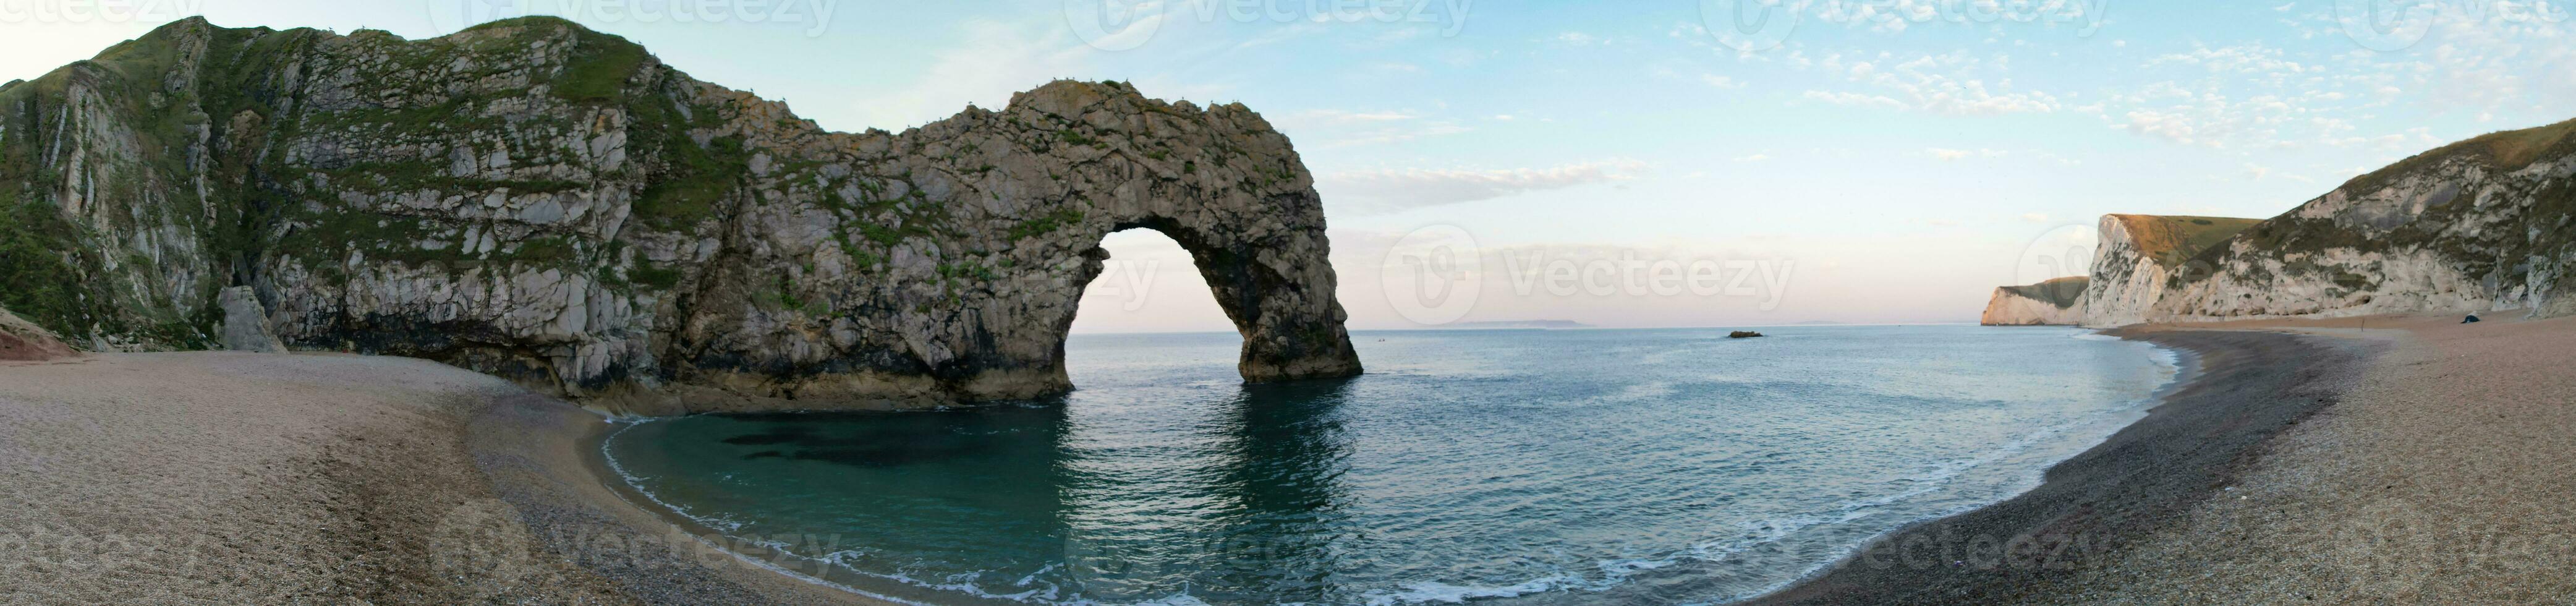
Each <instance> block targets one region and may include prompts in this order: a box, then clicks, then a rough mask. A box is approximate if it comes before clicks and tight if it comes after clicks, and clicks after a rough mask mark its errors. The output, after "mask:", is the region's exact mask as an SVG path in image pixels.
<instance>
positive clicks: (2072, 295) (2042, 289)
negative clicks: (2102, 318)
mask: <svg viewBox="0 0 2576 606" xmlns="http://www.w3.org/2000/svg"><path fill="white" fill-rule="evenodd" d="M2089 281H2090V280H2088V279H2087V278H2085V277H2082V276H2076V277H2071V278H2058V279H2055V280H2049V281H2046V282H2041V283H2038V284H2029V285H2024V286H2004V287H1998V288H1996V289H1995V294H1994V298H1993V299H1991V300H1988V301H1987V302H1986V312H1985V313H1984V314H1983V315H1980V316H1978V319H1977V323H1978V324H1983V325H1986V326H2071V325H2076V324H2082V323H2084V306H2085V301H2084V293H2085V292H2086V290H2087V289H2086V284H2087V283H2088V282H2089Z"/></svg>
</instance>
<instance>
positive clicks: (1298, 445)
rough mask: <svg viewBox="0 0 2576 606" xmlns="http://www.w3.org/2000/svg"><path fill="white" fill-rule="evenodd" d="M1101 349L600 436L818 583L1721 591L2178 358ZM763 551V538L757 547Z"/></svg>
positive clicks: (2001, 482) (2007, 474) (1908, 344)
mask: <svg viewBox="0 0 2576 606" xmlns="http://www.w3.org/2000/svg"><path fill="white" fill-rule="evenodd" d="M1760 330H1762V331H1763V332H1765V333H1767V334H1768V336H1765V337H1761V338H1751V339H1730V338H1727V332H1728V331H1727V330H1724V329H1714V330H1698V329H1656V330H1611V329H1580V330H1426V331H1387V332H1370V331H1361V332H1356V333H1354V334H1353V341H1354V342H1355V345H1356V346H1357V347H1358V349H1359V352H1360V355H1361V359H1362V361H1363V362H1364V363H1366V364H1367V366H1368V373H1367V374H1366V375H1364V376H1360V377H1356V378H1352V379H1345V380H1330V381H1307V382H1293V383H1283V384H1272V385H1246V384H1244V383H1243V381H1242V379H1241V378H1240V377H1239V376H1238V375H1237V374H1236V371H1235V359H1236V354H1237V350H1238V348H1239V347H1240V346H1241V342H1242V341H1241V338H1240V337H1238V336H1236V335H1234V334H1226V333H1208V334H1131V335H1076V336H1075V337H1073V338H1072V340H1071V342H1070V343H1069V344H1068V345H1067V347H1066V356H1067V360H1068V361H1067V365H1068V372H1069V373H1070V375H1071V378H1072V380H1073V382H1074V384H1075V385H1076V390H1075V391H1074V392H1073V393H1072V394H1070V395H1067V396H1064V397H1062V398H1057V399H1051V400H1046V401H1036V402H1021V403H1009V404H1002V405H996V406H986V407H977V408H970V409H956V410H938V411H920V412H896V413H831V414H751V415H697V416H687V417H676V418H664V419H654V420H649V421H641V422H633V423H630V424H627V425H625V426H623V427H620V428H618V429H617V430H615V431H614V432H613V433H612V434H611V435H610V436H609V437H608V438H606V439H605V440H604V441H603V442H602V444H601V452H602V454H603V455H604V456H605V458H606V459H607V461H608V464H609V466H610V467H611V468H612V469H613V470H614V471H615V472H616V473H617V474H619V475H621V476H623V480H624V481H625V482H627V483H628V484H629V485H630V486H631V488H632V489H633V490H634V491H635V492H636V493H637V494H639V495H641V496H643V497H644V499H643V500H642V502H644V503H646V504H647V506H649V507H655V508H660V509H664V510H667V511H668V513H669V514H671V515H673V516H676V517H677V518H679V519H680V520H681V521H684V522H686V523H687V524H689V525H690V526H693V527H697V528H702V529H706V531H707V532H709V533H713V534H717V535H721V537H722V538H725V539H728V540H732V541H738V542H737V543H733V544H738V545H757V546H760V549H758V550H757V551H760V552H762V553H763V554H765V555H761V556H758V557H759V559H760V560H761V561H764V562H771V563H772V565H773V566H774V567H777V568H780V569H782V570H787V571H793V572H795V573H797V574H801V575H804V576H806V577H808V578H809V579H811V580H815V581H817V582H829V583H833V584H838V585H843V586H845V587H850V588H853V589H856V590H860V591H864V592H868V593H872V594H876V595H879V596H882V597H889V598H893V599H897V600H901V601H909V602H917V603H931V604H948V603H1029V604H1387V605H1393V604H1456V603H1468V602H1473V603H1480V604H1481V603H1494V604H1524V603H1527V604H1558V603H1581V604H1601V603H1613V604H1616V603H1637V604H1692V603H1725V602H1728V601H1734V600H1740V599H1744V598H1748V597H1753V596H1757V595H1760V594H1763V593H1766V592H1769V591H1773V590H1776V589H1779V588H1782V587H1785V586H1787V585H1789V584H1792V583H1794V582H1796V581H1798V580H1799V579H1801V578H1804V577H1807V576H1810V575H1813V574H1815V573H1816V572H1818V571H1820V570H1823V569H1824V568H1826V567H1828V566H1830V565H1832V564H1833V563H1835V562H1836V561H1838V560H1840V559H1841V558H1843V557H1845V556H1847V555H1849V554H1851V553H1852V552H1853V551H1854V550H1856V549H1857V548H1858V547H1860V546H1861V545H1863V544H1864V543H1865V542H1866V541H1868V540H1869V539H1870V538H1872V537H1875V536H1877V535H1880V534H1882V533H1886V532H1888V531H1891V530H1894V529H1896V528H1898V527H1901V526H1904V525H1906V524H1909V523H1912V522H1916V521H1921V520H1925V519H1930V518H1935V517H1940V516H1944V515H1949V514H1954V513H1958V512H1962V511H1966V510H1970V509H1974V508H1977V507H1980V506H1984V505H1989V504H1993V503H1996V502H1998V501H2002V500H2004V499H2008V498H2011V497H2012V496H2014V495H2016V494H2019V493H2022V492H2024V491H2027V490H2029V489H2031V488H2033V487H2035V486H2037V485H2039V482H2040V481H2041V478H2042V474H2043V472H2045V471H2046V469H2047V468H2048V467H2049V466H2051V465H2053V464H2055V463H2057V462H2059V461H2062V460H2065V459H2067V458H2068V457H2071V456H2073V455H2075V454H2076V453H2079V452H2082V451H2083V450H2085V449H2087V448H2091V447H2092V446H2094V445H2096V444H2099V443H2101V442H2102V441H2103V440H2104V439H2106V438H2108V437H2109V436H2110V435H2111V434H2112V433H2114V432H2117V431H2118V430H2119V429H2120V428H2122V427H2124V426H2126V425H2128V424H2129V423H2130V422H2133V421H2135V420H2137V419H2139V418H2141V417H2142V416H2144V415H2145V414H2146V410H2147V409H2149V408H2151V407H2152V406H2153V405H2154V403H2155V401H2156V397H2157V395H2158V392H2159V390H2160V389H2161V388H2163V387H2164V386H2166V385H2167V384H2169V383H2171V382H2173V381H2174V380H2175V378H2176V377H2177V375H2178V374H2179V373H2180V371H2181V369H2180V367H2179V364H2180V363H2181V362H2180V359H2179V358H2178V357H2177V356H2176V355H2175V354H2174V353H2173V352H2171V351H2167V350H2163V349H2160V348H2158V347H2155V346H2152V345H2148V344H2145V343H2140V342H2135V341H2124V340H2119V339H2115V338H2110V337H2106V336H2101V335H2097V334H2094V333H2092V332H2091V331H2086V330H2081V329H2073V328H2046V327H2033V328H1991V327H1978V326H1955V325H1951V326H1795V327H1773V328H1762V329H1760ZM746 557H753V556H746Z"/></svg>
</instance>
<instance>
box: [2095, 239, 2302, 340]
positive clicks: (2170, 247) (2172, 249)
mask: <svg viewBox="0 0 2576 606" xmlns="http://www.w3.org/2000/svg"><path fill="white" fill-rule="evenodd" d="M2259 222H2260V220H2258V219H2239V218H2231V217H2187V216H2162V215H2126V214H2111V215H2103V216H2102V220H2101V232H2100V233H2101V238H2100V243H2099V244H2098V245H2096V246H2095V248H2094V249H2093V273H2092V275H2091V280H2090V286H2089V287H2088V289H2087V290H2086V291H2085V292H2084V297H2083V298H2084V304H2083V311H2081V312H2078V315H2077V317H2078V318H2079V319H2078V320H2077V321H2075V322H2070V324H2083V325H2086V326H2126V325H2130V324H2136V323H2139V322H2145V321H2147V318H2148V316H2149V315H2150V314H2152V313H2153V311H2154V309H2155V306H2156V303H2157V302H2158V301H2161V300H2163V299H2164V297H2165V293H2166V288H2167V287H2168V286H2170V285H2171V284H2172V281H2173V278H2174V276H2175V275H2176V274H2177V273H2182V272H2191V271H2195V270H2197V271H2200V272H2201V273H2202V274H2206V273H2207V268H2206V266H2200V267H2195V266H2194V265H2193V260H2194V259H2196V258H2197V257H2198V255H2199V254H2200V253H2201V252H2203V251H2206V250H2208V249H2209V248H2211V247H2214V246H2219V245H2222V244H2223V243H2224V242H2226V241H2227V239H2229V238H2233V237H2235V236H2236V234H2238V233H2241V232H2243V231H2245V229H2246V228H2248V227H2251V226H2253V225H2255V224H2257V223H2259Z"/></svg>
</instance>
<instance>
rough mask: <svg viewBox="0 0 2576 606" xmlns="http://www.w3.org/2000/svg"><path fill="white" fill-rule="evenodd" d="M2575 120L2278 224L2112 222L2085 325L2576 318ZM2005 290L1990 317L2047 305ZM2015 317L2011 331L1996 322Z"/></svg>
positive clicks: (2394, 169) (2394, 172)
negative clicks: (2505, 313)
mask: <svg viewBox="0 0 2576 606" xmlns="http://www.w3.org/2000/svg"><path fill="white" fill-rule="evenodd" d="M2571 271H2576V121H2568V122H2561V123H2558V124H2553V125H2549V126H2543V127H2538V128H2530V129H2524V130H2517V131H2507V132H2499V133H2492V134H2488V135H2485V136H2481V137H2477V138H2474V139H2470V140H2467V141H2462V142H2459V143H2454V144H2451V145H2447V146H2443V147H2441V148H2438V149H2434V150H2432V151H2428V152H2425V153H2422V154H2417V155H2416V156H2414V157H2412V158H2408V159H2406V160H2405V161H2402V162H2399V163H2397V164H2394V165H2391V166H2388V167H2386V168H2382V169H2379V170H2378V171H2374V172H2372V173H2370V174H2367V175H2363V176H2361V177H2357V178H2354V179H2353V180H2351V181H2348V182H2346V183H2344V184H2343V185H2342V186H2339V187H2336V188H2335V190H2334V191H2331V192H2328V193H2326V194H2325V195H2324V196H2320V197H2318V198H2316V199H2313V200H2309V201H2307V202H2306V203H2304V204H2300V205H2299V206H2298V208H2295V209H2292V210H2291V211H2290V212H2287V213H2284V214H2282V215H2280V216H2278V217H2273V218H2271V219H2268V220H2262V221H2255V220H2252V219H2227V218H2218V217H2158V216H2148V215H2107V216H2104V217H2102V222H2101V244H2100V246H2099V247H2098V248H2096V249H2095V252H2094V257H2093V269H2092V274H2091V276H2090V277H2091V284H2090V286H2089V287H2086V288H2085V289H2084V296H2083V302H2082V303H2081V304H2080V305H2079V306H2078V307H2079V308H2080V309H2081V310H2082V311H2081V312H2080V316H2081V317H2082V318H2083V319H2082V323H2083V324H2085V325H2090V326H2119V325H2125V324H2135V323H2140V322H2188V321H2207V320H2228V319H2249V318H2278V317H2333V316H2353V315H2365V314H2380V313H2426V312H2432V313H2466V312H2491V311H2502V310H2513V309H2521V310H2527V313H2528V314H2529V315H2531V316H2535V317H2543V316H2561V315H2567V314H2570V313H2576V280H2571V279H2569V273H2570V272H2571ZM2007 290H2009V289H1999V290H1998V291H1997V292H1996V296H1995V299H1994V301H1993V302H1991V303H1989V304H1988V305H1987V315H1988V317H1989V318H1990V319H1992V318H1996V317H1998V313H1999V311H1998V310H2001V312H2000V317H2002V318H2005V319H2027V318H2029V317H2035V316H2038V315H2043V314H2044V312H2045V311H2046V310H2044V309H2034V308H2031V307H2030V306H2029V304H2026V303H2023V302H2021V301H2018V300H2012V298H2011V297H2008V296H2007V292H2006V291H2007ZM1989 323H2009V322H1989Z"/></svg>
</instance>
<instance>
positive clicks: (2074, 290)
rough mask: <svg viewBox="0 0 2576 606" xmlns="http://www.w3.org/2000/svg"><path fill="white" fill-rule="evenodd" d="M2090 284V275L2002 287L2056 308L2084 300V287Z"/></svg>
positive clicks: (2067, 306)
mask: <svg viewBox="0 0 2576 606" xmlns="http://www.w3.org/2000/svg"><path fill="white" fill-rule="evenodd" d="M2092 284H2093V279H2092V278H2090V277H2086V276H2067V277H2063V278H2057V279H2053V280H2046V281H2042V282H2040V283H2038V284H2023V285H2020V286H2006V287H2003V289H2004V291H2005V292H2009V293H2012V294H2013V295H2015V296H2019V297H2021V298H2025V299H2030V300H2033V301H2039V302H2042V303H2047V304H2049V305H2054V306H2057V308H2058V309H2066V308H2069V307H2074V306H2075V304H2077V303H2082V302H2084V289H2085V287H2087V286H2091V285H2092Z"/></svg>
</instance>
